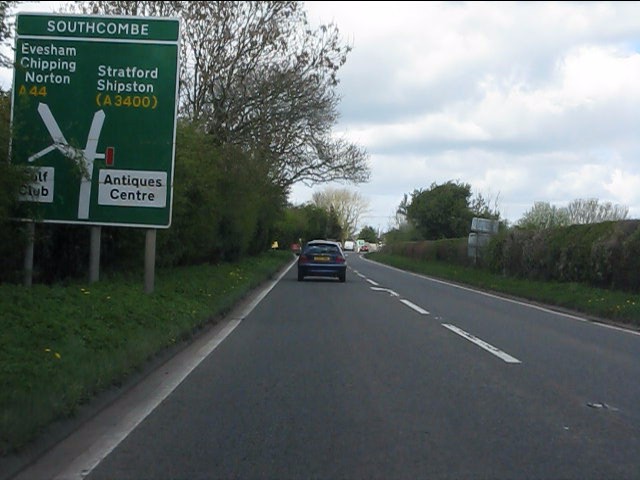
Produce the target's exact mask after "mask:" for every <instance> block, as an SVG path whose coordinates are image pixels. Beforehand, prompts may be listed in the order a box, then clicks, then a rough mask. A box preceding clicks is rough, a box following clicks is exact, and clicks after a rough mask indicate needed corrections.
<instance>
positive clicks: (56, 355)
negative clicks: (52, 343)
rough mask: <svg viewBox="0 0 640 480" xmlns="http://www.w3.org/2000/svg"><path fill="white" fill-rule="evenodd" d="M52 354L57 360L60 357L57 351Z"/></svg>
mask: <svg viewBox="0 0 640 480" xmlns="http://www.w3.org/2000/svg"><path fill="white" fill-rule="evenodd" d="M54 355H55V357H56V358H57V359H58V360H60V358H61V357H60V354H59V353H58V352H56V353H54Z"/></svg>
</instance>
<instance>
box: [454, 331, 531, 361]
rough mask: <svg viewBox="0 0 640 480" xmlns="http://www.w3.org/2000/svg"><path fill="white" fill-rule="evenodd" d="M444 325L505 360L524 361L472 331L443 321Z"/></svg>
mask: <svg viewBox="0 0 640 480" xmlns="http://www.w3.org/2000/svg"><path fill="white" fill-rule="evenodd" d="M442 326H443V327H445V328H448V329H449V330H451V331H452V332H453V333H456V334H458V335H460V336H461V337H462V338H465V339H467V340H469V341H470V342H472V343H475V344H476V345H478V346H479V347H480V348H483V349H484V350H486V351H487V352H489V353H491V354H493V355H495V356H496V357H498V358H500V359H502V360H504V361H505V362H507V363H522V362H521V361H520V360H518V359H517V358H514V357H512V356H511V355H509V354H508V353H505V352H503V351H502V350H500V349H499V348H496V347H494V346H493V345H490V344H488V343H487V342H485V341H483V340H480V339H479V338H478V337H475V336H473V335H471V334H470V333H467V332H465V331H464V330H462V329H461V328H458V327H456V326H455V325H451V324H448V323H443V324H442Z"/></svg>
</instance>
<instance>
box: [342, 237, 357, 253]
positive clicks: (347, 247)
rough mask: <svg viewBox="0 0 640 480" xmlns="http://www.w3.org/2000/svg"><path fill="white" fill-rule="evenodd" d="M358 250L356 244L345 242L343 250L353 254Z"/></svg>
mask: <svg viewBox="0 0 640 480" xmlns="http://www.w3.org/2000/svg"><path fill="white" fill-rule="evenodd" d="M355 249H356V244H355V243H354V242H353V241H351V240H345V242H344V247H343V250H344V251H345V252H353V251H354V250H355Z"/></svg>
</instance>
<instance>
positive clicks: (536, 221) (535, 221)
mask: <svg viewBox="0 0 640 480" xmlns="http://www.w3.org/2000/svg"><path fill="white" fill-rule="evenodd" d="M566 225H569V215H568V214H567V211H566V209H563V208H558V207H556V206H555V205H550V204H549V203H548V202H535V203H534V205H533V208H531V210H528V211H527V212H525V214H524V215H523V216H522V218H521V219H520V220H518V226H520V227H522V228H529V229H544V228H553V227H563V226H566Z"/></svg>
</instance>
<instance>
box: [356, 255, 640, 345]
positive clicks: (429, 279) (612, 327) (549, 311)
mask: <svg viewBox="0 0 640 480" xmlns="http://www.w3.org/2000/svg"><path fill="white" fill-rule="evenodd" d="M363 258H364V257H363ZM364 259H365V260H366V261H367V262H372V263H375V264H376V265H380V266H382V267H386V268H389V269H391V270H395V271H396V272H401V273H406V274H408V275H412V276H414V277H418V278H422V279H424V280H428V281H430V282H435V283H440V284H442V285H448V286H450V287H454V288H458V289H460V290H465V291H467V292H473V293H477V294H479V295H484V296H485V297H490V298H494V299H496V300H502V301H503V302H509V303H514V304H516V305H521V306H523V307H529V308H533V309H535V310H539V311H541V312H545V313H551V314H553V315H558V316H561V317H565V318H570V319H572V320H578V321H579V322H586V323H589V324H591V325H596V326H598V327H603V328H608V329H611V330H617V331H618V332H624V333H630V334H631V335H636V336H640V332H637V331H635V330H629V329H627V328H623V327H617V326H615V325H608V324H606V323H601V322H596V321H593V320H589V319H588V318H584V317H578V316H577V315H571V314H570V313H563V312H559V311H557V310H551V309H550V308H545V307H541V306H539V305H533V304H532V303H527V302H524V301H522V300H513V299H512V298H507V297H501V296H500V295H495V294H493V293H488V292H483V291H482V290H476V289H473V288H470V287H463V286H462V285H457V284H455V283H451V282H447V281H445V280H439V279H437V278H433V277H429V276H427V275H421V274H419V273H415V272H409V271H407V270H402V269H400V268H396V267H392V266H391V265H385V264H384V263H380V262H375V261H373V260H369V259H368V258H364Z"/></svg>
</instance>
